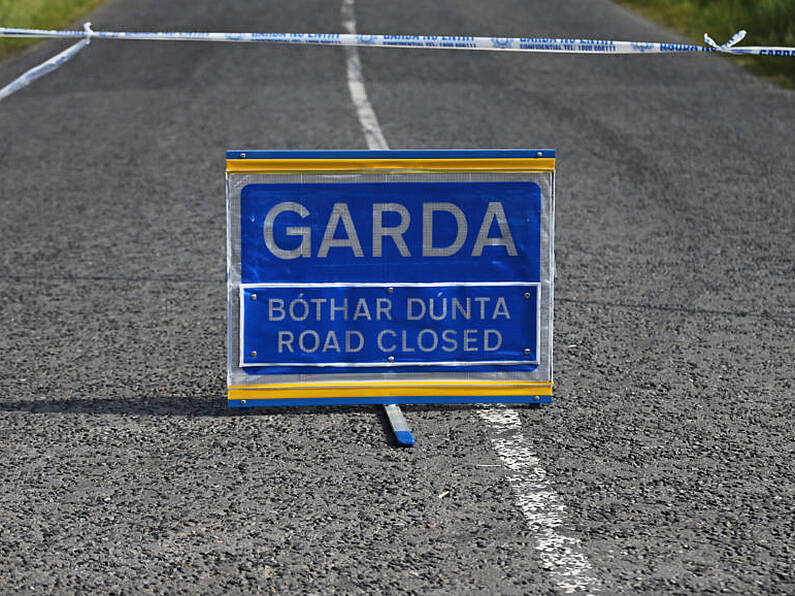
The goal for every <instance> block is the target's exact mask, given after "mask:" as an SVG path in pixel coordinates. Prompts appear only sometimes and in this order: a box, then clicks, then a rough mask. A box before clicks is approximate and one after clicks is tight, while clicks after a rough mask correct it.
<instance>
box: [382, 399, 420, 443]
mask: <svg viewBox="0 0 795 596" xmlns="http://www.w3.org/2000/svg"><path fill="white" fill-rule="evenodd" d="M384 411H385V412H386V415H387V418H389V425H390V426H391V427H392V432H393V433H395V440H396V441H397V444H398V445H399V446H400V447H412V446H413V445H414V435H412V434H411V429H410V428H409V425H408V423H407V422H406V418H405V417H404V416H403V412H402V411H401V409H400V406H399V405H397V404H387V405H385V406H384Z"/></svg>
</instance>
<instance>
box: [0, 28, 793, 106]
mask: <svg viewBox="0 0 795 596" xmlns="http://www.w3.org/2000/svg"><path fill="white" fill-rule="evenodd" d="M89 25H90V23H86V26H85V28H84V30H83V31H55V30H45V29H19V28H13V27H0V37H51V38H52V37H54V38H67V39H69V38H81V37H82V38H83V40H82V41H81V42H80V43H78V44H75V45H74V46H72V47H70V48H68V49H67V50H65V51H64V52H61V53H60V54H58V55H57V56H55V57H53V58H51V59H50V60H48V61H46V62H44V63H42V64H41V65H39V66H37V67H36V68H33V69H31V70H29V71H28V72H26V73H25V74H23V75H22V76H21V77H19V78H18V79H17V80H16V81H14V82H12V83H11V84H10V85H8V86H6V87H4V88H3V89H2V90H0V100H2V99H3V98H4V97H7V96H8V95H10V94H11V93H13V92H14V91H17V90H18V89H21V88H22V87H24V86H26V85H28V84H29V83H30V82H31V81H33V80H35V79H37V78H39V77H40V76H42V75H44V74H46V73H48V72H50V71H52V70H55V69H56V68H58V67H59V66H60V65H61V64H63V63H64V62H66V61H67V60H69V59H70V58H71V57H72V56H74V55H75V54H76V53H77V52H79V51H80V50H82V49H83V48H84V47H85V46H86V45H87V44H88V43H89V42H90V40H91V39H92V38H95V39H121V40H130V41H211V42H236V43H286V44H301V45H322V46H362V47H384V48H394V47H398V48H422V49H429V50H432V49H440V50H491V51H500V52H537V53H561V54H681V53H698V52H721V53H725V54H736V55H761V56H794V57H795V47H778V46H744V47H736V45H735V44H737V43H739V42H740V41H742V39H743V38H745V31H739V32H737V33H735V34H734V35H733V36H732V38H731V39H730V40H729V41H728V42H726V43H725V44H723V45H718V44H717V43H715V42H714V41H713V40H712V38H711V37H710V36H709V35H706V34H705V35H704V41H705V43H706V44H707V45H703V46H699V45H691V44H682V43H671V42H639V41H609V40H598V39H562V38H536V37H470V36H460V35H455V36H444V35H361V34H351V33H201V32H164V31H155V32H132V31H92V30H91V28H90V26H89Z"/></svg>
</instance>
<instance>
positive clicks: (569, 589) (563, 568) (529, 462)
mask: <svg viewBox="0 0 795 596" xmlns="http://www.w3.org/2000/svg"><path fill="white" fill-rule="evenodd" d="M478 414H480V417H481V418H482V419H483V420H485V421H486V423H487V424H488V426H489V428H490V430H491V444H492V447H494V450H495V451H496V452H497V455H499V456H500V459H502V461H503V463H504V464H505V467H506V468H508V470H509V471H510V472H511V473H510V474H509V475H508V483H509V484H510V486H511V488H512V489H513V493H514V496H515V497H516V503H517V505H518V506H519V509H521V510H522V513H523V514H524V517H525V519H526V520H527V527H528V528H530V531H531V532H532V533H533V535H534V536H535V539H536V551H538V556H539V559H540V560H541V564H542V566H543V567H544V568H545V569H546V570H548V571H549V574H550V577H551V578H552V581H553V582H554V583H555V585H556V586H557V587H558V588H559V589H561V590H562V591H563V592H564V593H566V594H571V593H574V592H586V593H589V594H593V593H595V592H599V591H600V585H599V581H598V580H597V579H596V577H595V576H594V574H593V567H592V566H591V564H590V562H589V561H588V557H586V555H585V552H584V551H583V548H582V545H581V544H580V540H579V539H578V538H575V537H574V536H571V535H566V534H570V532H566V533H565V534H564V532H565V517H566V506H565V505H564V504H563V503H562V502H561V499H560V496H559V495H558V494H557V493H556V492H555V489H554V487H553V486H552V482H551V481H550V479H549V476H548V474H547V471H546V470H545V469H544V468H543V467H541V462H540V460H539V459H538V456H537V455H536V453H535V452H534V451H533V449H532V448H531V447H530V446H529V444H528V442H527V441H526V440H525V437H524V433H523V432H522V422H521V420H520V419H519V413H518V412H517V411H516V410H512V409H510V408H504V407H489V408H484V409H480V410H478Z"/></svg>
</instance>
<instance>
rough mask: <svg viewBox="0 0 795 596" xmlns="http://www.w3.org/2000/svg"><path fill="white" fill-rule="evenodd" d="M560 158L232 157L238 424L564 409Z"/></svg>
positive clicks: (230, 231) (494, 154)
mask: <svg viewBox="0 0 795 596" xmlns="http://www.w3.org/2000/svg"><path fill="white" fill-rule="evenodd" d="M554 171H555V154H554V152H553V151H548V150H547V151H519V150H489V151H229V152H228V153H227V169H226V174H227V184H226V189H227V267H228V272H227V273H228V275H227V278H228V308H229V324H228V332H229V335H228V399H229V405H230V406H233V407H251V406H285V405H313V404H315V405H317V404H327V405H342V404H409V403H411V404H420V403H494V402H506V403H523V402H526V403H540V402H546V401H549V400H550V399H551V394H552V304H553V300H552V292H553V275H554V253H553V216H554Z"/></svg>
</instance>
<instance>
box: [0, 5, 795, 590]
mask: <svg viewBox="0 0 795 596" xmlns="http://www.w3.org/2000/svg"><path fill="white" fill-rule="evenodd" d="M356 17H357V21H358V24H357V26H358V29H359V31H361V32H372V33H427V34H439V33H449V34H480V35H506V36H508V35H517V36H518V35H527V34H530V35H533V36H545V35H549V36H561V37H565V36H572V37H594V38H608V39H610V38H612V39H631V40H671V39H676V37H675V36H673V35H672V34H671V33H669V32H666V31H664V30H661V29H659V28H657V27H656V26H653V25H651V24H649V23H647V22H645V21H643V20H642V19H640V18H639V17H637V16H634V15H633V14H632V13H630V12H628V11H626V10H625V9H623V8H619V7H616V6H615V5H613V4H611V3H610V2H607V1H603V0H589V1H587V2H586V1H584V0H580V1H573V0H559V1H557V2H554V3H552V2H544V1H541V0H533V1H530V0H525V1H520V0H495V1H492V2H479V1H477V0H439V1H437V2H433V3H430V2H428V3H419V2H408V1H403V0H401V1H397V0H392V1H390V2H376V1H375V0H357V3H356ZM90 20H92V21H93V22H94V25H95V28H96V29H128V30H133V29H137V30H227V31H240V30H242V31H276V32H281V31H302V32H315V31H316V32H338V31H340V30H341V28H342V27H341V24H340V5H339V2H338V1H336V0H335V1H333V2H332V1H322V0H292V1H291V2H285V3H276V2H267V3H265V2H257V3H254V2H246V1H244V0H228V1H226V2H211V1H205V0H171V1H169V2H158V1H156V0H135V1H133V0H114V1H112V2H111V3H110V4H108V5H106V6H105V7H103V8H101V9H100V10H98V11H96V12H95V13H94V14H92V15H91V17H90ZM62 46H63V44H62V43H59V42H46V43H44V44H41V45H39V46H37V47H36V48H34V49H33V50H31V51H28V52H26V53H24V54H23V55H20V56H17V57H16V58H14V59H12V60H10V61H6V62H5V63H2V64H0V81H2V82H3V83H5V82H7V81H9V80H11V79H12V78H13V77H14V76H15V75H16V74H19V73H20V72H22V71H23V70H25V69H26V68H28V67H29V66H31V65H33V64H35V63H37V62H39V61H41V60H42V59H44V58H45V57H46V56H49V55H52V54H54V53H55V52H56V51H57V50H58V49H59V48H60V47H62ZM361 59H362V65H363V72H364V77H365V80H366V83H367V91H368V94H369V97H370V100H371V102H372V104H373V108H374V110H375V112H376V113H377V115H378V118H379V119H380V122H381V126H382V129H383V132H384V135H385V137H386V139H387V141H388V143H389V145H390V146H391V147H392V148H395V149H399V148H447V147H453V148H492V147H505V148H539V147H544V148H546V147H549V148H554V149H557V150H558V157H559V161H558V166H559V169H558V177H557V238H556V246H557V264H558V279H557V286H556V303H555V308H556V319H555V320H556V329H555V333H556V335H555V338H556V350H555V358H556V379H555V380H556V390H555V398H554V403H553V404H552V405H551V406H548V407H543V408H537V409H532V408H518V411H519V415H520V418H521V423H522V429H523V433H524V436H525V439H526V441H527V443H528V445H527V447H528V449H531V450H532V451H534V452H535V453H537V454H538V456H539V458H540V461H541V462H542V465H543V467H544V469H545V470H546V472H547V474H548V478H549V480H550V482H551V485H552V486H553V487H554V490H555V493H556V494H557V496H558V498H559V500H560V504H561V505H563V506H564V508H565V528H563V529H562V531H565V532H566V533H568V534H570V535H571V536H573V537H576V538H577V539H578V540H579V541H580V544H581V547H582V550H583V552H584V553H585V555H586V556H587V559H588V561H589V562H590V565H591V567H592V569H593V574H594V576H595V577H596V578H598V586H601V588H602V590H603V591H604V592H605V593H637V592H656V593H693V592H720V591H725V592H730V593H768V594H773V593H781V594H785V593H795V537H794V535H795V467H794V466H793V455H795V440H794V439H793V413H794V412H793V393H794V392H795V387H794V384H793V377H795V373H793V362H795V341H794V340H793V330H794V327H795V213H793V210H794V207H793V205H795V201H793V194H794V191H793V182H795V141H793V132H792V131H793V122H795V93H793V92H792V91H787V90H783V89H780V88H777V87H775V86H774V85H773V84H771V83H769V82H767V81H765V80H763V79H759V78H756V77H754V76H752V75H750V74H748V73H747V72H745V71H743V70H741V69H739V68H738V67H737V66H736V65H734V64H732V63H731V62H730V61H728V60H726V59H723V58H720V57H716V56H708V55H703V56H639V57H615V56H596V57H589V56H569V57H567V56H528V55H510V54H498V53H470V52H449V53H448V52H438V51H415V50H413V51H402V50H388V49H386V50H379V49H371V50H361ZM0 140H1V141H0V305H1V308H0V330H1V331H0V353H2V367H0V450H2V451H1V452H0V520H1V521H2V523H0V591H2V592H3V593H25V592H30V593H33V592H36V593H39V592H46V591H52V592H58V593H70V592H80V591H89V592H99V593H107V592H123V593H130V592H168V593H177V592H186V593H187V592H201V593H223V592H255V591H257V592H263V593H271V592H276V593H285V594H287V593H417V594H426V593H438V594H443V593H463V592H473V593H478V592H479V593H504V594H520V593H547V592H554V591H556V590H557V589H558V585H557V584H555V583H554V581H553V579H552V578H551V575H550V574H549V573H548V571H547V570H546V569H544V568H543V567H544V566H543V565H542V562H541V561H540V560H539V558H538V554H537V553H538V551H537V543H538V540H539V537H538V536H536V535H534V533H533V532H532V531H531V527H532V525H531V524H530V525H528V523H527V519H526V518H525V517H524V516H523V513H522V511H521V510H520V508H519V506H518V505H517V502H516V500H515V498H514V493H513V492H512V489H511V485H510V483H509V481H508V476H509V475H510V471H508V470H506V469H505V468H504V467H503V466H502V462H501V460H500V459H499V457H498V456H497V454H496V453H495V451H494V450H493V448H492V440H491V435H490V432H491V431H490V430H489V428H488V427H487V425H485V424H484V421H483V419H482V418H481V417H480V416H478V414H477V412H476V410H475V409H474V408H470V407H461V408H457V407H410V408H405V411H406V416H407V419H408V421H409V424H410V425H411V427H412V429H413V431H414V433H415V436H416V437H417V439H418V444H417V446H416V447H415V448H413V449H408V450H400V449H397V448H395V447H394V446H393V445H392V444H390V442H389V437H388V433H387V431H386V429H385V418H384V416H383V414H382V413H381V412H380V411H379V409H377V408H368V407H362V408H327V409H302V410H289V409H282V410H276V411H258V412H255V413H250V414H239V413H237V412H234V413H230V412H229V411H228V410H227V408H226V406H225V374H224V373H225V345H224V344H225V326H226V321H225V317H226V305H225V281H224V267H225V230H224V221H225V220H224V187H223V179H224V177H223V169H224V151H225V150H226V149H228V148H364V147H365V141H364V136H363V133H362V131H361V127H360V125H359V122H358V120H357V117H356V112H355V110H354V108H353V104H352V102H351V99H350V96H349V93H348V88H347V84H346V70H345V60H344V53H343V50H342V49H340V48H310V47H306V48H304V47H278V46H273V47H265V46H253V45H232V44H219V45H211V44H176V43H132V42H101V41H95V42H94V43H92V45H91V46H90V47H89V48H88V49H86V50H85V51H84V52H83V53H81V54H80V55H79V57H77V58H76V59H75V60H74V61H73V62H71V63H69V64H68V65H66V66H64V67H63V68H62V69H61V70H59V71H57V72H55V73H53V74H51V75H49V76H48V77H46V78H44V79H42V80H40V81H37V82H36V83H34V84H33V85H32V86H31V87H29V88H28V89H26V90H24V91H22V92H19V93H17V94H16V95H14V96H12V97H11V98H9V99H7V100H6V101H4V102H2V103H1V104H0ZM598 586H596V587H598Z"/></svg>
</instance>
